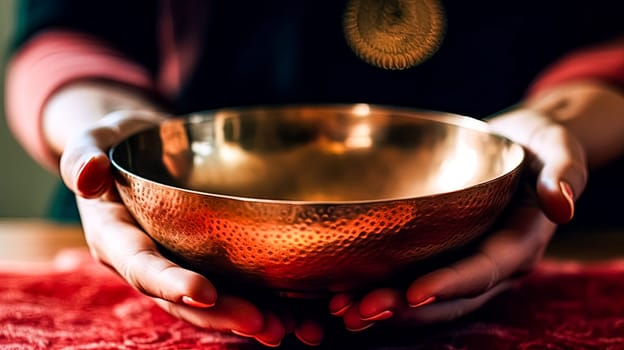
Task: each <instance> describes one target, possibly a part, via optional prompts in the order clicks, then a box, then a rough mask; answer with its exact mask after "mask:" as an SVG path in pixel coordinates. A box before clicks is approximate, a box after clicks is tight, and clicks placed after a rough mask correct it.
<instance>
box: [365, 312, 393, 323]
mask: <svg viewBox="0 0 624 350" xmlns="http://www.w3.org/2000/svg"><path fill="white" fill-rule="evenodd" d="M392 316H394V312H392V311H390V310H384V311H382V312H380V313H378V314H375V315H373V316H368V317H361V318H360V319H361V320H362V321H383V320H387V319H389V318H390V317H392Z"/></svg>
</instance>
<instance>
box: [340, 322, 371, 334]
mask: <svg viewBox="0 0 624 350" xmlns="http://www.w3.org/2000/svg"><path fill="white" fill-rule="evenodd" d="M373 325H374V323H369V324H366V325H364V326H361V327H359V328H349V327H346V328H347V330H348V331H350V332H361V331H363V330H366V329H369V328H371V327H372V326H373Z"/></svg>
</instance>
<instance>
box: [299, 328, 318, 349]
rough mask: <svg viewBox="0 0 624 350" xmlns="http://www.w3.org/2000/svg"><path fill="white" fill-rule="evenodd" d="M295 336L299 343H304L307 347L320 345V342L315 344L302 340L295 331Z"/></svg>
mask: <svg viewBox="0 0 624 350" xmlns="http://www.w3.org/2000/svg"><path fill="white" fill-rule="evenodd" d="M295 335H296V336H297V339H299V341H300V342H302V343H304V344H305V345H307V346H319V345H321V342H320V341H317V342H313V341H309V340H307V339H306V338H303V337H302V336H300V335H299V334H297V332H296V331H295Z"/></svg>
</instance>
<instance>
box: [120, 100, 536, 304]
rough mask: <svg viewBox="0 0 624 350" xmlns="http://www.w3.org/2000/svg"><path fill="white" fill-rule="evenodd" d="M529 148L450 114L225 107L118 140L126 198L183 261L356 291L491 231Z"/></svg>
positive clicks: (224, 272)
mask: <svg viewBox="0 0 624 350" xmlns="http://www.w3.org/2000/svg"><path fill="white" fill-rule="evenodd" d="M524 157H525V154H524V151H523V148H522V147H521V146H520V145H518V144H516V143H514V142H512V141H510V140H508V139H506V138H504V137H502V136H499V135H497V134H494V133H492V132H490V131H489V130H488V128H487V124H485V123H483V122H481V121H478V120H476V119H473V118H470V117H465V116H459V115H453V114H449V113H442V112H435V111H422V110H414V109H406V108H398V107H389V106H373V105H367V104H354V105H294V106H269V107H246V108H227V109H219V110H213V111H207V112H202V113H197V114H192V115H185V116H181V117H177V118H173V119H171V120H167V121H165V122H163V123H162V124H160V125H158V126H156V127H153V128H151V129H148V130H145V131H141V132H139V133H137V134H135V135H132V136H131V137H129V138H127V139H126V140H124V141H123V142H121V143H120V144H118V145H116V146H114V147H113V148H112V149H111V151H110V158H111V161H112V164H113V169H114V172H115V175H116V176H115V179H116V180H115V182H116V186H117V189H118V191H119V194H120V197H121V199H122V200H123V203H124V204H125V206H126V207H127V209H128V210H129V212H130V213H131V214H132V215H133V216H134V218H135V219H136V221H137V222H138V224H139V225H140V226H141V227H142V228H143V229H144V230H145V232H146V233H147V234H148V235H150V236H151V237H152V238H153V240H154V241H156V242H157V243H158V244H159V245H160V246H161V247H162V249H163V251H164V252H167V253H168V254H169V255H168V256H170V257H172V259H175V260H176V261H178V262H180V263H181V264H183V266H186V267H188V268H189V269H193V270H195V271H198V272H200V273H202V274H205V275H206V276H208V277H209V278H221V279H223V278H224V279H227V280H229V281H235V282H237V283H244V284H247V285H250V286H255V287H258V288H266V289H267V290H272V291H278V292H280V293H284V294H285V295H312V294H315V293H324V292H332V291H334V292H336V291H350V290H353V289H355V288H360V287H363V286H367V285H370V284H374V283H379V282H380V281H382V280H385V279H387V278H388V277H389V276H393V275H395V274H396V273H398V272H399V271H403V270H404V269H406V268H409V266H413V265H414V264H417V263H418V262H419V261H422V260H423V259H427V258H430V257H434V256H436V255H439V254H441V253H444V252H448V251H452V250H453V249H456V248H458V247H462V246H464V245H466V244H468V243H469V242H472V241H473V240H475V239H476V238H477V237H480V236H481V235H483V234H484V233H485V232H486V231H487V230H488V228H490V227H491V226H492V224H493V223H494V222H495V220H496V219H497V218H498V217H499V216H500V214H501V212H502V210H504V208H506V207H507V206H508V204H509V202H510V199H511V198H512V196H513V194H514V192H515V190H516V188H517V183H518V178H519V176H520V173H521V168H522V164H523V162H524Z"/></svg>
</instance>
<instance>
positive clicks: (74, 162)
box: [60, 111, 323, 347]
mask: <svg viewBox="0 0 624 350" xmlns="http://www.w3.org/2000/svg"><path fill="white" fill-rule="evenodd" d="M163 119H164V117H163V116H162V115H159V114H157V113H154V112H147V111H141V112H138V111H132V112H131V111H118V112H113V113H110V114H108V115H107V116H105V117H104V118H102V119H100V120H99V121H97V122H96V123H95V124H94V125H93V126H92V127H89V128H87V129H86V130H85V131H84V132H83V133H81V134H80V135H79V136H78V137H75V138H73V139H72V140H71V141H70V142H68V143H67V144H66V146H65V150H64V152H63V154H62V157H61V165H60V171H61V175H62V178H63V180H64V182H65V184H66V185H67V186H68V187H69V188H70V189H71V190H72V191H74V193H76V194H77V202H78V208H79V211H80V217H81V221H82V225H83V229H84V232H85V237H86V241H87V244H88V246H89V248H90V251H91V254H92V255H93V257H94V258H95V259H97V260H99V261H100V262H102V263H103V264H106V265H107V266H109V267H111V268H112V269H113V270H114V271H116V272H117V273H118V274H119V275H120V276H121V277H122V278H124V279H125V280H126V282H128V283H129V284H130V285H131V286H132V287H134V288H136V289H137V290H139V291H141V292H142V293H144V294H146V295H148V296H150V297H152V298H154V300H155V301H156V303H157V304H158V305H160V306H161V307H162V308H163V309H165V310H166V311H167V312H169V313H170V314H172V315H174V316H176V317H178V318H180V319H183V320H186V321H188V322H190V323H192V324H194V325H197V326H199V327H203V328H209V329H214V330H217V331H224V332H233V333H235V334H238V335H242V336H246V337H252V338H254V339H256V340H257V341H259V342H260V343H262V344H265V345H267V346H272V347H274V346H278V345H279V344H280V342H281V341H282V339H283V337H284V336H285V335H286V333H287V332H292V331H294V332H295V334H296V335H297V336H298V337H299V338H300V339H302V340H303V341H304V342H306V343H320V341H321V339H322V337H323V333H322V329H321V328H320V327H319V326H318V325H317V324H315V323H313V322H312V323H311V322H306V323H300V324H299V325H298V326H297V325H295V323H294V322H293V321H290V320H292V319H293V318H292V317H285V316H284V315H282V314H280V315H279V317H278V315H277V314H276V313H275V312H274V311H273V310H262V309H260V308H259V307H258V306H256V305H254V304H252V303H251V302H249V301H248V300H246V299H243V298H241V297H238V296H234V295H225V294H218V293H217V289H216V288H215V286H213V285H212V283H210V281H208V280H207V279H206V278H205V277H203V276H202V275H200V274H198V273H195V272H193V271H189V270H187V269H184V268H182V267H180V266H178V265H176V264H174V263H173V262H171V261H169V260H168V259H166V258H165V257H163V256H162V255H161V254H160V252H159V250H158V248H157V246H156V245H155V243H154V242H153V241H152V240H151V239H150V238H149V237H148V236H147V234H145V233H144V232H143V231H142V230H141V229H140V228H139V227H138V226H137V224H136V222H135V221H134V220H133V218H132V217H131V216H130V214H129V212H128V211H127V210H126V208H125V207H124V205H123V204H122V203H121V201H120V200H119V198H118V195H117V191H116V190H115V188H114V185H113V180H112V175H111V172H110V162H109V159H108V157H107V155H106V154H105V152H106V150H107V149H108V148H110V147H111V146H113V145H114V144H116V143H117V142H120V141H122V140H123V139H124V138H126V137H128V136H129V135H130V134H132V133H134V132H137V131H139V130H141V129H144V128H147V127H150V126H154V125H155V124H157V123H159V122H160V121H162V120H163ZM295 328H296V329H295Z"/></svg>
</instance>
